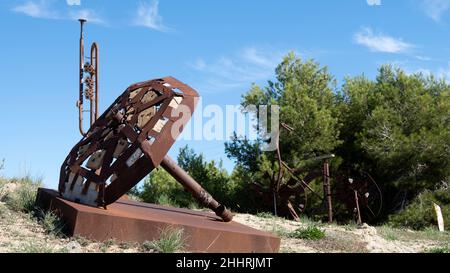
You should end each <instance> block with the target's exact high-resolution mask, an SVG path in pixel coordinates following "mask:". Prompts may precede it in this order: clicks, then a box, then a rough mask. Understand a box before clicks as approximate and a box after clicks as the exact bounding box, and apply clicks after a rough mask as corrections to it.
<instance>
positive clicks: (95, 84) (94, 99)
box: [77, 19, 99, 136]
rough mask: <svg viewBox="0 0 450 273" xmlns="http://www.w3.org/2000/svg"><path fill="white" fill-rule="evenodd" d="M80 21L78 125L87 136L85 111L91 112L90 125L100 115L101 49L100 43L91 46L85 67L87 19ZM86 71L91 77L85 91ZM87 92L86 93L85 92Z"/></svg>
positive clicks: (82, 133)
mask: <svg viewBox="0 0 450 273" xmlns="http://www.w3.org/2000/svg"><path fill="white" fill-rule="evenodd" d="M78 21H79V22H80V62H79V65H80V68H79V69H80V71H79V74H80V75H79V98H78V101H77V107H78V111H79V114H78V118H79V123H78V127H79V130H80V133H81V135H83V136H85V135H86V132H85V130H84V129H83V121H84V117H83V112H89V114H90V120H89V123H90V126H92V125H93V124H94V123H95V121H96V120H97V119H98V117H99V106H98V103H99V50H98V44H97V43H93V44H92V46H91V55H90V57H89V61H90V63H89V65H87V66H86V67H85V61H84V58H85V56H84V51H85V50H84V24H85V23H86V22H87V21H86V20H85V19H79V20H78ZM86 72H89V74H90V78H89V82H88V84H87V85H88V89H87V90H86V91H85V90H84V86H85V79H84V74H85V73H86ZM85 92H86V94H84V93H85ZM84 95H85V96H86V99H89V103H90V105H89V110H88V111H85V110H84Z"/></svg>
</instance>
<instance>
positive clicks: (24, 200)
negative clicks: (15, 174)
mask: <svg viewBox="0 0 450 273" xmlns="http://www.w3.org/2000/svg"><path fill="white" fill-rule="evenodd" d="M12 183H17V184H18V188H17V189H16V190H15V191H13V192H9V193H6V194H7V195H6V197H5V199H6V200H5V201H6V204H7V205H8V207H9V208H11V209H12V210H14V211H17V212H25V213H30V212H33V211H34V209H35V202H36V195H37V190H38V188H39V187H40V186H41V179H33V178H31V177H30V176H26V177H24V178H21V179H20V180H12Z"/></svg>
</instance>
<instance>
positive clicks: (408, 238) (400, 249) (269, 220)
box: [0, 202, 450, 253]
mask: <svg viewBox="0 0 450 273" xmlns="http://www.w3.org/2000/svg"><path fill="white" fill-rule="evenodd" d="M234 219H235V221H236V222H239V223H242V224H245V225H248V226H250V227H253V228H256V229H259V230H265V231H268V232H272V233H275V234H278V235H280V237H281V249H280V252H282V253H339V252H351V253H354V252H358V253H371V252H372V253H417V252H427V251H429V250H430V249H433V248H439V247H447V248H448V247H450V235H449V234H448V233H442V234H441V233H438V232H432V231H429V232H415V231H410V230H396V229H391V228H387V227H379V228H375V227H370V226H364V227H362V228H358V227H356V226H337V225H319V227H320V229H322V230H323V231H324V232H325V237H324V238H323V239H320V240H303V239H295V238H288V237H286V236H285V235H284V234H286V233H289V232H292V231H294V230H296V229H298V228H301V227H306V226H308V225H312V224H314V225H316V223H312V222H309V221H307V220H305V221H304V222H300V223H299V222H294V221H289V220H286V219H281V218H276V217H258V216H255V215H249V214H236V215H235V218H234ZM7 252H25V253H30V252H40V253H42V252H45V253H46V252H75V253H78V252H84V253H86V252H87V253H89V252H107V253H117V252H124V253H136V252H153V251H152V250H149V249H146V248H145V247H143V246H142V245H139V244H132V243H122V244H119V243H116V242H112V241H111V242H105V243H97V242H91V241H88V240H86V239H84V238H64V237H61V236H55V235H51V234H48V233H46V231H45V229H44V228H43V227H42V226H41V225H40V224H39V223H38V222H37V221H36V220H35V219H34V218H32V217H31V216H29V215H28V214H24V213H19V212H14V211H12V210H10V209H9V208H8V207H7V206H6V205H5V204H4V203H1V202H0V253H7Z"/></svg>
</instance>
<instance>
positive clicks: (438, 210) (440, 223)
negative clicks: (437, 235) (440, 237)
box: [433, 203, 445, 232]
mask: <svg viewBox="0 0 450 273" xmlns="http://www.w3.org/2000/svg"><path fill="white" fill-rule="evenodd" d="M433 205H434V210H435V211H436V216H437V221H438V226H439V231H440V232H444V231H445V228H444V217H442V210H441V207H439V206H438V205H437V204H435V203H433Z"/></svg>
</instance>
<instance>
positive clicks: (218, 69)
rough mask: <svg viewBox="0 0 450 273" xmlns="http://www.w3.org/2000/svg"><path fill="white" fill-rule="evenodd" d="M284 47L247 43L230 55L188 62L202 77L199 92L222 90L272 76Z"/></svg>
mask: <svg viewBox="0 0 450 273" xmlns="http://www.w3.org/2000/svg"><path fill="white" fill-rule="evenodd" d="M285 53H287V51H273V50H262V49H260V48H256V47H246V48H244V49H242V50H240V51H239V52H238V53H236V54H234V55H232V56H222V57H220V58H217V59H215V60H211V61H205V60H204V59H203V58H199V59H197V60H196V61H194V62H192V63H190V64H188V65H189V67H191V68H193V69H195V70H196V74H197V75H199V76H200V77H201V80H200V82H198V84H197V86H196V87H197V89H198V90H200V91H201V92H202V93H203V92H205V93H212V92H223V91H229V90H230V89H236V88H241V89H242V88H248V87H250V85H251V84H252V83H254V82H259V81H266V80H269V79H271V78H273V76H274V70H275V68H276V66H277V65H278V64H279V63H280V62H281V60H282V58H283V56H284V55H285Z"/></svg>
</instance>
